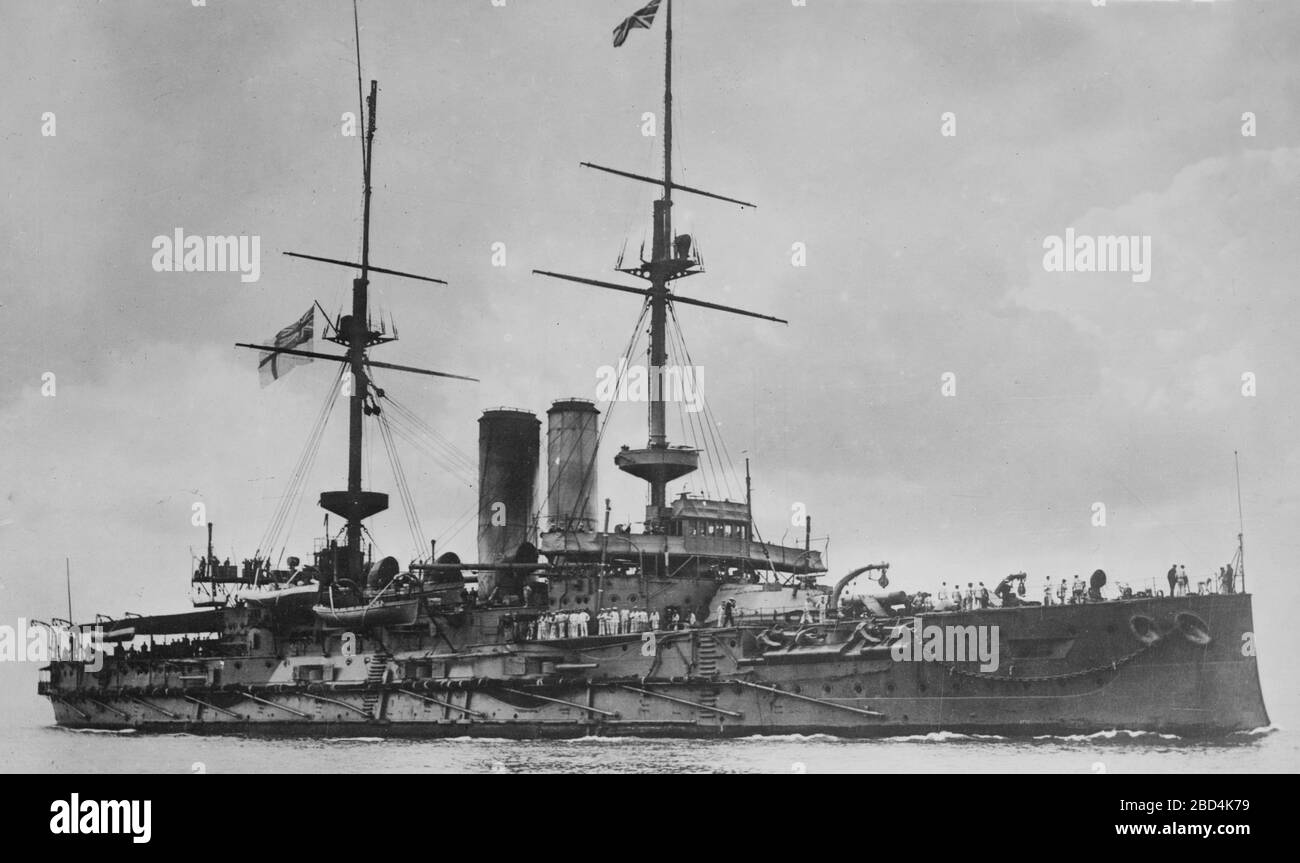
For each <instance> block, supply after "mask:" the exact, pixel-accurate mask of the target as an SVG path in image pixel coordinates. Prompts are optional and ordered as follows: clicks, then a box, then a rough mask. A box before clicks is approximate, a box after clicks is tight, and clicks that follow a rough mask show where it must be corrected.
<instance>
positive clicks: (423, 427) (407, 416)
mask: <svg viewBox="0 0 1300 863" xmlns="http://www.w3.org/2000/svg"><path fill="white" fill-rule="evenodd" d="M383 399H384V401H386V402H388V404H389V405H390V406H391V407H392V408H393V409H394V411H395V412H396V415H397V416H398V417H400V418H401V419H402V420H403V421H404V422H405V423H407V424H409V426H410V427H411V429H412V431H413V432H417V433H419V434H424V435H427V436H428V437H429V438H430V439H431V441H432V444H436V445H437V446H440V447H441V448H442V449H443V451H444V452H445V456H446V458H447V459H448V460H449V461H454V462H456V463H459V464H460V465H461V466H462V467H464V468H465V469H466V470H469V471H473V470H474V469H475V468H476V465H475V463H474V461H473V459H471V458H470V457H469V455H468V454H466V453H465V452H464V451H463V450H461V449H460V448H459V447H457V446H456V445H455V444H454V443H452V442H451V441H450V440H449V439H447V438H446V437H445V436H443V435H441V434H439V433H438V431H437V430H436V429H434V428H433V426H431V425H429V423H427V422H426V421H425V420H424V419H423V418H421V417H420V416H419V415H418V414H416V413H415V412H414V411H412V410H411V409H410V408H408V407H406V406H405V405H404V404H402V403H401V402H398V401H397V400H395V399H393V398H392V397H391V396H389V395H388V392H387V390H385V391H384V395H383ZM432 444H431V445H432Z"/></svg>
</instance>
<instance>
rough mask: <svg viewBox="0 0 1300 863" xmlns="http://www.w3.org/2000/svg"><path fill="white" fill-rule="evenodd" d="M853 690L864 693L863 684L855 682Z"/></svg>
mask: <svg viewBox="0 0 1300 863" xmlns="http://www.w3.org/2000/svg"><path fill="white" fill-rule="evenodd" d="M853 691H854V692H856V693H858V694H861V693H862V684H861V683H855V684H853Z"/></svg>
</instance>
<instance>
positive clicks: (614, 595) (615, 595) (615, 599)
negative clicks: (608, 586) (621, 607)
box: [609, 593, 618, 602]
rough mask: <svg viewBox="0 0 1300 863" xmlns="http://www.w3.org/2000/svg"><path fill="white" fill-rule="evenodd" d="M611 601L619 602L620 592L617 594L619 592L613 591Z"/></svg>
mask: <svg viewBox="0 0 1300 863" xmlns="http://www.w3.org/2000/svg"><path fill="white" fill-rule="evenodd" d="M609 601H610V602H618V594H617V593H611V594H610V595H609Z"/></svg>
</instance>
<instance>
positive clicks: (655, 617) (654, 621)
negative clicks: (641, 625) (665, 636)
mask: <svg viewBox="0 0 1300 863" xmlns="http://www.w3.org/2000/svg"><path fill="white" fill-rule="evenodd" d="M650 629H652V630H654V631H656V632H657V631H658V630H659V609H655V610H654V611H652V612H650Z"/></svg>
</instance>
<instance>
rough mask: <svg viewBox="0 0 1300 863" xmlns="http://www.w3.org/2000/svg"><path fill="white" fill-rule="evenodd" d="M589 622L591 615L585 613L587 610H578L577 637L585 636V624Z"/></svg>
mask: <svg viewBox="0 0 1300 863" xmlns="http://www.w3.org/2000/svg"><path fill="white" fill-rule="evenodd" d="M590 622H591V615H590V614H588V613H587V610H586V609H585V608H584V609H583V610H582V611H579V612H578V637H579V638H586V637H587V624H588V623H590Z"/></svg>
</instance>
